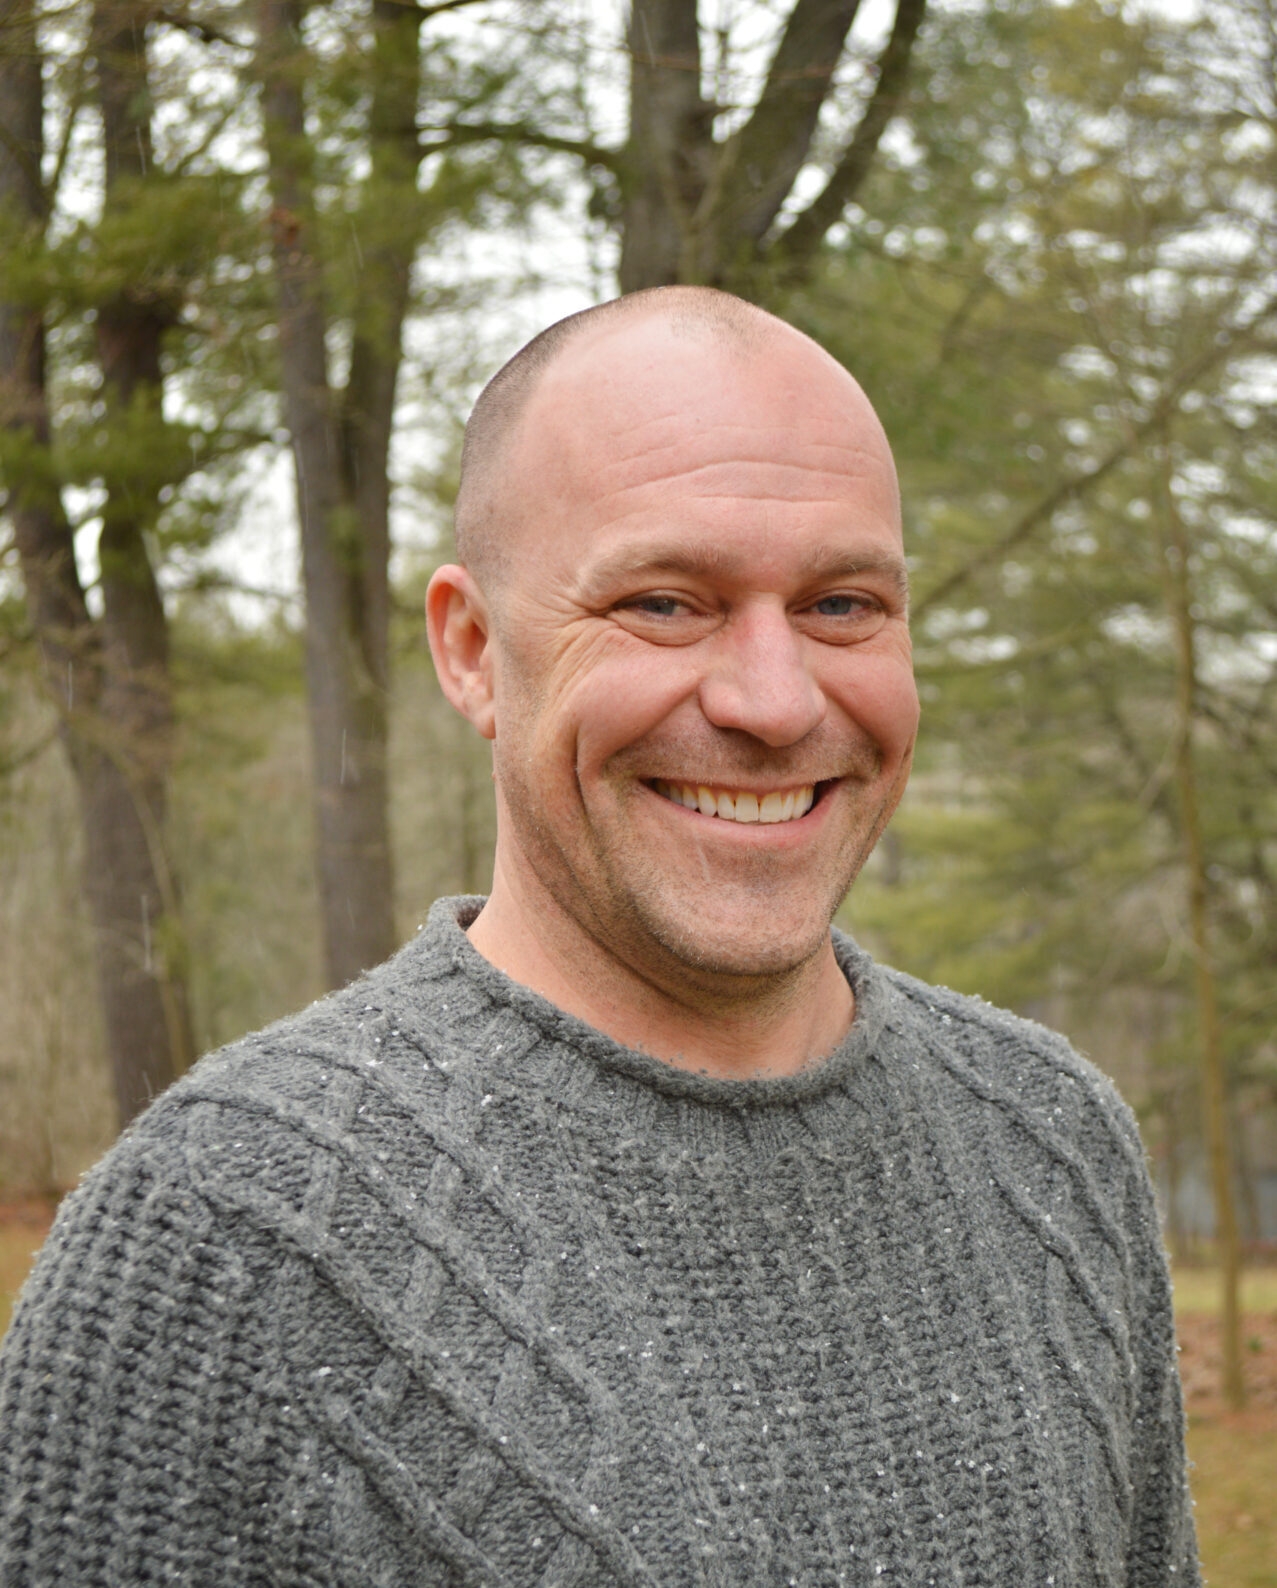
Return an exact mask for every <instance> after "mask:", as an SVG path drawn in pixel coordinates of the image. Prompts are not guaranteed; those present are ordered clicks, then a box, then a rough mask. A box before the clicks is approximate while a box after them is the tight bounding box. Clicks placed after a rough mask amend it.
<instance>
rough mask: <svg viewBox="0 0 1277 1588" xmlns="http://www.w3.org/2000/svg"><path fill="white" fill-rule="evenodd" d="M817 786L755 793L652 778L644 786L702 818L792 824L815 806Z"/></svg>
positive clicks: (802, 786) (810, 785) (809, 785)
mask: <svg viewBox="0 0 1277 1588" xmlns="http://www.w3.org/2000/svg"><path fill="white" fill-rule="evenodd" d="M817 786H818V785H813V784H811V783H804V784H802V785H801V787H799V788H791V789H784V790H773V791H772V792H771V793H769V794H762V795H760V794H755V793H752V792H751V791H750V790H749V789H731V788H719V787H716V786H710V785H709V784H705V783H671V782H669V781H667V780H666V779H665V778H653V779H652V781H651V782H650V783H649V784H648V787H649V788H650V789H652V790H654V791H655V792H656V793H657V794H659V795H661V797H662V798H663V799H667V800H672V801H673V803H674V804H675V805H683V806H685V807H686V808H687V809H688V810H689V811H699V812H700V813H701V815H702V816H717V817H719V818H720V819H721V820H722V821H728V822H758V823H760V824H764V823H775V822H796V821H798V820H799V818H800V817H803V816H806V814H807V812H808V811H809V810H810V809H811V808H812V806H813V805H814V804H815V803H816V791H817Z"/></svg>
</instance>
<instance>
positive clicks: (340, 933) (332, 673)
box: [258, 0, 421, 986]
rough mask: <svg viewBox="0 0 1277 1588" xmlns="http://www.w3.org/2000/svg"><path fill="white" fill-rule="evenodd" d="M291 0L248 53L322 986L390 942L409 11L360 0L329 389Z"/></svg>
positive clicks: (412, 133)
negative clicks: (361, 154) (359, 120)
mask: <svg viewBox="0 0 1277 1588" xmlns="http://www.w3.org/2000/svg"><path fill="white" fill-rule="evenodd" d="M303 14H304V7H303V5H302V3H300V0H263V3H262V5H261V8H260V13H259V16H260V22H259V54H258V70H259V75H260V77H261V80H262V85H263V119H264V124H265V134H266V147H267V157H268V162H269V167H270V184H271V199H272V204H273V211H272V227H273V255H274V263H275V275H276V281H277V283H278V290H279V304H280V323H279V336H280V363H281V375H282V381H283V391H284V411H285V417H286V422H287V425H288V429H289V432H290V434H291V436H292V442H293V454H294V462H295V467H296V478H297V506H298V517H299V520H300V524H301V536H302V576H303V582H304V585H305V590H306V606H307V620H306V673H307V685H308V691H309V698H310V719H311V740H312V746H313V756H314V768H313V779H314V789H315V816H316V857H317V867H316V869H317V872H318V877H319V891H320V901H321V910H322V914H323V930H324V960H325V973H326V976H327V979H328V982H329V984H330V985H333V986H339V985H341V984H343V983H345V982H348V981H349V980H351V978H352V977H354V976H356V975H358V974H359V973H360V971H362V970H365V969H367V968H368V967H369V966H371V965H374V964H376V963H377V962H378V961H379V960H381V959H384V958H385V957H386V956H387V955H388V954H389V953H390V952H391V951H392V950H393V948H394V946H395V929H394V887H393V875H392V867H391V850H390V833H389V813H388V797H387V796H388V789H387V711H386V702H387V687H388V673H389V638H388V614H389V587H388V579H389V550H390V537H389V526H388V511H389V481H388V474H387V468H388V457H389V447H390V436H391V428H392V421H393V415H394V397H395V385H396V380H397V376H398V370H399V363H400V358H401V339H402V329H403V319H404V314H405V312H406V308H407V302H408V287H409V278H410V273H411V269H412V262H413V258H414V255H415V252H416V246H417V241H418V238H419V236H420V217H421V205H420V201H419V199H418V195H417V189H416V169H417V161H418V158H419V156H418V152H417V132H416V114H415V113H416V100H417V85H418V79H419V72H418V49H419V43H418V38H419V28H420V17H419V16H418V14H417V13H416V12H415V10H414V9H413V8H410V7H407V8H406V7H404V6H402V5H400V4H397V3H395V0H374V4H373V9H372V19H373V29H374V49H373V73H372V78H371V106H370V121H369V131H370V175H369V178H368V181H367V184H366V187H365V192H364V202H363V204H362V207H361V212H360V216H359V220H358V223H357V225H356V229H355V241H356V246H357V247H358V248H359V250H360V256H361V291H360V293H359V295H358V303H359V307H358V310H357V312H356V317H355V324H354V328H353V340H352V349H351V369H350V376H349V379H348V382H347V385H346V389H345V391H344V392H337V391H335V390H334V389H333V385H332V383H331V381H330V378H329V373H328V362H327V352H326V336H327V331H328V315H327V310H326V306H325V302H324V293H323V283H322V279H321V272H320V265H319V246H318V225H319V217H318V213H317V210H316V206H315V201H314V192H313V162H314V151H313V150H312V148H311V147H310V144H309V141H308V137H307V133H306V125H305V104H304V92H303V85H304V77H305V61H306V54H305V49H304V46H303V44H302V41H301V23H302V19H303Z"/></svg>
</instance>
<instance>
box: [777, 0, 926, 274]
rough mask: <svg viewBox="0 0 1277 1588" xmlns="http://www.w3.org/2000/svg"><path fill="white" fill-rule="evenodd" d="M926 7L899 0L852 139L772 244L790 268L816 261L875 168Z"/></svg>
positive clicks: (799, 269) (923, 3) (798, 269)
mask: <svg viewBox="0 0 1277 1588" xmlns="http://www.w3.org/2000/svg"><path fill="white" fill-rule="evenodd" d="M926 10H927V0H898V3H897V6H896V20H895V22H894V24H893V25H892V29H891V37H890V38H889V39H888V41H887V44H886V46H885V48H884V49H883V52H882V55H881V57H880V58H879V61H878V82H877V84H876V85H875V87H874V91H873V94H872V95H871V96H870V100H869V103H868V104H867V105H866V106H865V111H864V114H863V115H862V116H861V118H860V124H859V126H858V127H857V128H856V131H855V133H854V134H853V136H852V140H851V142H850V143H849V144H848V145H847V148H846V150H845V151H844V153H843V155H842V158H841V159H840V160H839V162H838V164H837V165H836V166H835V167H834V170H833V174H832V175H831V176H830V178H829V181H828V182H827V183H826V184H825V186H824V187H823V188H822V189H821V191H820V192H819V193H818V194H817V195H816V197H815V198H814V199H813V200H812V202H811V203H810V204H809V205H808V206H807V208H806V209H805V210H803V211H802V213H801V214H800V215H798V216H797V217H796V218H795V220H794V222H793V224H792V225H791V226H790V227H789V228H788V229H787V230H786V231H784V232H783V233H782V234H781V235H780V236H779V237H778V238H777V239H776V241H775V243H774V244H773V245H772V252H773V254H774V257H775V258H776V259H777V260H778V261H779V262H780V263H781V264H782V265H783V266H784V267H785V268H786V269H787V270H788V271H789V272H790V274H793V275H796V274H799V273H801V272H802V271H803V270H804V269H805V268H806V267H807V265H808V264H809V263H810V262H811V259H812V257H813V255H814V254H815V252H816V250H817V249H818V248H819V247H820V245H821V243H822V241H823V240H824V237H825V234H826V232H828V230H829V228H830V227H831V226H833V225H834V224H835V223H836V222H837V221H838V220H839V219H840V218H841V216H842V213H843V211H844V210H845V209H846V207H847V205H848V204H849V203H850V202H851V200H852V199H853V198H854V197H855V195H856V193H857V191H858V189H859V188H860V185H861V183H862V182H863V181H864V179H865V177H866V176H867V175H868V174H869V170H870V167H871V166H872V164H873V158H874V155H875V154H876V153H877V149H878V144H879V142H880V140H881V138H882V135H883V133H884V132H885V131H886V129H887V123H888V122H889V121H890V120H891V118H892V117H893V116H894V115H895V114H896V111H897V110H898V109H899V108H900V104H901V101H902V100H903V98H904V93H905V85H906V83H907V82H908V80H909V62H910V59H911V57H912V54H913V47H914V43H915V41H916V39H917V37H918V30H919V28H920V27H921V26H922V19H923V17H924V16H925V14H926Z"/></svg>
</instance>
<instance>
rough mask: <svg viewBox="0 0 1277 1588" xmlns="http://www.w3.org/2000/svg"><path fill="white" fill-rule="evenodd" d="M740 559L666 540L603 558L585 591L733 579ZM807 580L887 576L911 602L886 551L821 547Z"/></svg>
mask: <svg viewBox="0 0 1277 1588" xmlns="http://www.w3.org/2000/svg"><path fill="white" fill-rule="evenodd" d="M741 567H742V558H741V557H740V555H739V554H738V552H737V551H736V549H735V547H733V546H731V545H695V546H692V545H689V544H687V543H685V542H682V541H669V542H666V543H664V544H661V545H657V546H653V547H651V548H650V550H648V551H647V552H645V553H643V554H641V555H639V556H635V554H634V553H633V552H632V551H629V552H625V551H618V552H616V553H614V554H613V555H612V556H610V557H604V558H603V559H602V561H600V562H599V563H598V564H596V566H595V567H594V568H592V569H591V570H590V573H589V576H588V587H589V588H590V589H596V588H598V587H599V586H602V585H607V584H609V583H611V581H612V580H613V579H615V578H617V577H619V576H624V575H635V574H642V575H649V574H684V575H687V576H689V577H692V578H697V577H700V578H710V579H712V578H732V577H734V576H736V575H738V574H739V573H740V571H741ZM808 573H809V575H810V577H811V579H812V580H813V581H815V582H818V581H820V580H823V579H842V578H855V577H857V576H858V575H862V574H867V573H868V574H885V575H886V577H887V578H888V579H889V580H890V582H891V586H892V589H893V591H894V593H895V594H896V595H897V596H898V597H899V599H900V600H901V602H902V603H907V602H908V599H909V570H908V566H907V564H906V563H905V560H904V557H903V556H895V555H893V554H891V553H889V552H870V553H867V554H865V553H862V554H860V555H855V554H853V553H851V552H849V551H847V550H846V549H845V548H844V547H841V546H821V547H818V548H817V550H816V554H815V555H814V556H813V557H812V559H811V562H810V564H809V567H808Z"/></svg>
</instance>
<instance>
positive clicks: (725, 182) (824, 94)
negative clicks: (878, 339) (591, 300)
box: [620, 0, 926, 297]
mask: <svg viewBox="0 0 1277 1588" xmlns="http://www.w3.org/2000/svg"><path fill="white" fill-rule="evenodd" d="M858 9H859V0H797V3H796V4H794V5H793V6H792V7H791V9H790V11H789V14H788V17H787V19H786V21H785V23H784V26H783V27H782V28H781V30H780V34H779V37H778V39H777V43H776V47H775V50H774V51H773V53H772V58H771V62H770V64H769V67H768V71H767V77H766V81H765V83H764V86H763V89H762V92H761V94H760V96H759V99H758V101H757V103H756V104H755V106H754V108H753V110H752V112H751V113H750V115H749V117H748V119H747V120H746V121H745V122H744V123H743V124H742V125H741V126H740V127H738V128H737V130H736V131H735V132H734V133H732V134H731V136H730V137H728V138H726V139H725V140H723V141H721V142H719V141H716V140H715V138H714V134H713V122H714V118H715V115H716V114H717V111H718V109H719V107H717V106H715V105H712V104H710V103H708V102H707V101H706V100H705V99H704V98H703V96H702V94H701V88H700V77H701V59H700V43H699V17H698V7H697V3H696V0H634V3H633V5H632V6H631V8H630V24H629V32H628V38H627V42H628V45H629V51H630V134H629V141H628V143H627V146H626V149H625V151H624V157H623V161H622V167H621V178H622V213H621V227H622V240H621V263H620V285H621V291H622V292H634V291H637V290H639V289H640V288H643V287H656V286H668V285H671V284H674V283H676V282H684V283H702V284H705V285H709V286H719V287H726V288H730V289H731V290H734V291H737V292H740V293H742V294H743V295H744V296H747V297H757V296H758V295H759V290H760V285H761V284H762V283H763V282H764V280H765V277H766V274H767V273H768V272H769V271H770V272H773V273H775V274H776V275H779V276H780V277H781V278H783V279H788V280H791V281H792V280H796V279H800V278H801V277H802V275H803V274H804V273H805V272H806V271H807V270H808V269H809V268H810V266H811V264H812V262H813V260H814V258H815V256H816V253H817V251H818V249H819V247H820V245H821V243H822V242H823V240H824V237H825V234H826V233H827V232H828V231H829V228H830V227H831V226H833V225H834V224H835V222H836V221H837V220H838V219H839V217H840V216H841V215H842V213H843V211H844V209H845V208H846V206H847V204H848V203H849V202H850V201H851V199H852V198H853V197H854V196H855V194H856V192H857V191H858V189H859V188H860V186H861V184H862V183H863V181H864V179H865V177H866V176H867V175H868V173H869V170H870V168H871V165H872V162H873V157H874V154H875V152H876V151H877V147H878V143H879V140H880V139H881V137H882V134H883V131H884V130H885V128H886V126H887V124H888V122H889V121H890V119H891V117H892V115H893V114H894V113H895V110H896V108H897V107H898V105H899V104H900V101H901V98H902V96H903V93H904V89H905V86H906V83H907V81H908V73H909V63H910V58H911V55H912V51H913V46H914V41H915V40H916V38H917V34H918V29H919V27H920V26H921V23H922V19H923V16H924V14H925V11H926V0H897V6H896V15H895V22H894V25H893V28H892V31H891V34H890V36H889V38H888V39H887V41H886V43H885V44H884V46H883V49H882V51H881V53H880V55H879V57H878V60H877V62H876V65H875V68H874V72H875V82H874V87H873V89H872V91H871V93H870V95H869V97H868V99H867V101H866V103H865V106H864V108H863V110H862V112H861V115H860V119H859V121H858V122H857V123H856V125H855V127H854V128H853V129H852V130H851V132H850V133H849V135H848V136H847V138H846V140H845V142H844V144H843V146H842V148H841V149H840V150H839V151H838V152H837V154H836V156H835V158H834V159H833V161H832V163H831V164H830V165H829V166H828V174H827V176H826V181H825V185H824V187H823V188H822V189H821V191H820V192H819V193H818V194H817V195H816V197H815V199H814V200H813V201H812V202H811V203H810V204H809V205H808V206H807V207H806V209H804V210H803V211H801V212H800V213H799V214H798V215H797V216H796V217H795V218H794V220H793V221H791V222H790V223H789V225H788V226H787V227H784V228H778V226H777V222H778V218H779V216H780V213H781V209H782V207H783V205H784V203H785V201H786V200H787V198H788V197H789V195H790V193H791V192H792V190H793V187H794V183H795V182H796V180H797V178H798V175H799V173H800V172H801V171H802V169H803V167H804V166H805V165H806V164H807V163H808V161H809V160H810V158H811V156H812V145H813V139H814V137H815V134H816V129H817V124H818V121H819V118H820V112H821V109H822V107H823V105H824V104H825V101H826V100H827V98H828V96H829V91H830V88H831V86H832V83H833V78H834V74H835V72H836V70H837V67H838V64H839V62H840V60H841V59H842V56H843V52H844V50H845V48H846V44H847V38H848V35H849V34H850V32H851V27H852V24H853V23H854V21H855V19H856V13H857V11H858Z"/></svg>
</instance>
